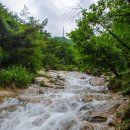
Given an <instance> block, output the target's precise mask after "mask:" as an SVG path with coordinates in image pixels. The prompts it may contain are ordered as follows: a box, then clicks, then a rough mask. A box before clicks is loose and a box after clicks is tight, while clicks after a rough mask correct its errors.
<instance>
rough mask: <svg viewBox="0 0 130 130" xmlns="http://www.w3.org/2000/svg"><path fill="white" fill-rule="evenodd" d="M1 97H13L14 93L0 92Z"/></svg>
mask: <svg viewBox="0 0 130 130" xmlns="http://www.w3.org/2000/svg"><path fill="white" fill-rule="evenodd" d="M3 96H15V93H14V92H12V91H0V97H3Z"/></svg>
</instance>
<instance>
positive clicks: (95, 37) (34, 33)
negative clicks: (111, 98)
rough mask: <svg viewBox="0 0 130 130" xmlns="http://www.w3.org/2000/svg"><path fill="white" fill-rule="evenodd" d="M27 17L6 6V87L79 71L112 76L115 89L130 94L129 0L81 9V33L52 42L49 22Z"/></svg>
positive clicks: (0, 52)
mask: <svg viewBox="0 0 130 130" xmlns="http://www.w3.org/2000/svg"><path fill="white" fill-rule="evenodd" d="M28 13H30V12H29V11H28V8H27V7H26V6H25V7H24V9H23V10H22V11H21V16H22V17H19V16H18V15H16V14H14V13H12V12H9V11H8V9H7V8H6V7H5V6H3V5H2V4H0V26H1V28H0V68H1V69H0V85H1V86H3V87H7V86H12V87H13V86H17V87H23V86H26V85H27V84H28V83H30V82H32V81H33V77H34V76H35V74H36V72H37V70H40V69H41V68H44V69H46V70H50V69H54V70H79V71H83V72H86V73H89V74H93V75H104V76H107V77H109V80H110V83H109V88H110V89H113V90H114V91H121V92H123V93H124V94H125V93H129V92H130V81H129V78H130V62H129V57H130V37H129V36H130V5H129V3H128V2H127V1H125V0H120V1H119V0H114V1H113V0H99V1H98V3H97V4H92V5H91V6H90V8H89V9H88V10H87V9H82V8H81V18H80V19H78V20H76V23H77V28H76V29H75V30H74V31H72V32H71V33H70V34H68V36H69V37H70V39H71V40H66V38H64V37H60V38H59V37H54V38H53V37H51V34H50V33H48V32H47V31H46V30H45V26H47V23H48V19H45V20H44V21H40V20H38V19H35V18H34V17H33V16H31V17H30V16H28Z"/></svg>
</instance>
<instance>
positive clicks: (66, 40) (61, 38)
mask: <svg viewBox="0 0 130 130" xmlns="http://www.w3.org/2000/svg"><path fill="white" fill-rule="evenodd" d="M54 38H55V39H57V40H59V41H61V42H68V43H69V44H73V42H72V41H71V40H69V39H67V38H65V37H54Z"/></svg>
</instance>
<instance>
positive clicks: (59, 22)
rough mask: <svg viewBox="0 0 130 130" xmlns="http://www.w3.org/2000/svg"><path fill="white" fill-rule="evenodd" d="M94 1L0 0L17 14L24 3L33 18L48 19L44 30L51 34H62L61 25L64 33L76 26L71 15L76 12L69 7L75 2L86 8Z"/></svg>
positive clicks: (75, 4) (73, 5) (74, 4)
mask: <svg viewBox="0 0 130 130" xmlns="http://www.w3.org/2000/svg"><path fill="white" fill-rule="evenodd" d="M95 1H97V0H0V3H2V4H3V5H6V7H8V8H9V10H10V11H13V12H15V13H17V14H18V15H19V14H20V12H21V10H22V9H23V7H24V5H26V6H27V7H28V8H29V12H30V13H31V15H33V16H34V17H35V18H38V19H40V20H44V19H45V18H47V19H48V25H47V27H46V30H47V31H48V32H49V33H51V34H52V36H62V31H63V27H64V28H65V33H69V32H70V31H72V30H73V29H74V28H75V27H76V25H75V20H74V19H73V17H74V15H75V14H76V13H77V12H76V10H74V9H71V8H73V7H76V6H77V4H79V5H82V6H83V7H84V8H88V7H89V5H90V4H91V3H94V2H95Z"/></svg>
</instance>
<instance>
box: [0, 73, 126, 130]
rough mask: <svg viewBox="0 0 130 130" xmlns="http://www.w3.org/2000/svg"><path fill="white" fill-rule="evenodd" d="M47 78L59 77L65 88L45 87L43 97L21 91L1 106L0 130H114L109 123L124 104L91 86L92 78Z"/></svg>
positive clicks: (77, 75)
mask: <svg viewBox="0 0 130 130" xmlns="http://www.w3.org/2000/svg"><path fill="white" fill-rule="evenodd" d="M47 74H48V75H50V76H52V77H53V78H56V77H57V76H60V77H62V80H61V82H63V84H64V88H63V89H54V88H48V87H46V88H44V92H42V93H37V92H36V93H35V92H31V91H29V92H26V91H23V92H21V93H19V94H18V95H17V97H15V98H5V100H4V102H3V103H1V104H0V130H115V128H114V127H112V126H111V127H109V125H108V123H109V120H112V118H113V117H114V114H115V113H116V110H117V108H118V107H119V106H120V104H119V103H122V102H121V101H124V99H123V98H122V97H120V96H115V97H113V96H112V94H110V93H109V91H108V89H107V87H106V86H92V85H91V84H90V79H91V78H94V77H93V76H89V75H87V74H84V73H80V72H64V71H50V72H48V73H47ZM31 87H32V88H33V89H36V90H37V89H39V88H40V86H39V85H31ZM85 97H86V98H85ZM119 97H120V98H119ZM121 98H122V99H121ZM118 100H119V101H118ZM113 109H115V110H114V112H111V111H112V110H113Z"/></svg>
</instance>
